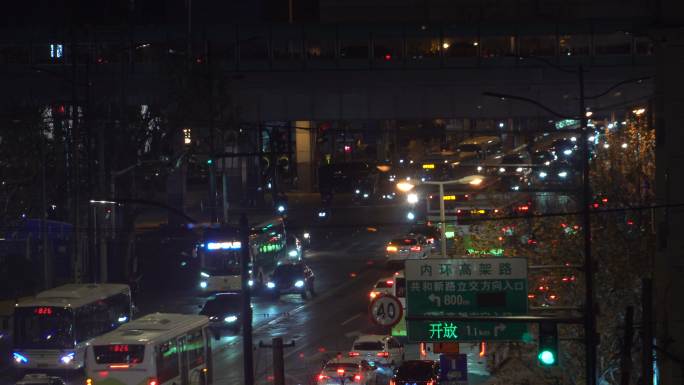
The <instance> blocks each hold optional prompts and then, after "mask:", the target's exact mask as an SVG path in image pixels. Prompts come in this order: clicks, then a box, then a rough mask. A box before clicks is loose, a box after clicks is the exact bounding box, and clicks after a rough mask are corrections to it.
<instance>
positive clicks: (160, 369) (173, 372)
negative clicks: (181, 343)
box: [157, 339, 178, 384]
mask: <svg viewBox="0 0 684 385" xmlns="http://www.w3.org/2000/svg"><path fill="white" fill-rule="evenodd" d="M157 376H158V379H157V380H158V381H159V383H160V384H161V383H164V382H166V381H168V380H170V379H172V378H174V377H177V376H178V347H177V345H176V340H175V339H171V340H169V341H166V342H164V343H163V344H160V345H159V346H158V347H157Z"/></svg>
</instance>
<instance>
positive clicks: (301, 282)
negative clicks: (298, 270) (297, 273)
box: [295, 280, 304, 287]
mask: <svg viewBox="0 0 684 385" xmlns="http://www.w3.org/2000/svg"><path fill="white" fill-rule="evenodd" d="M295 287H304V281H302V280H299V281H297V282H295Z"/></svg>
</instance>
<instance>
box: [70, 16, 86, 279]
mask: <svg viewBox="0 0 684 385" xmlns="http://www.w3.org/2000/svg"><path fill="white" fill-rule="evenodd" d="M74 17H75V16H74ZM77 57H78V56H77V55H76V27H75V21H72V26H71V76H72V82H71V122H72V123H71V124H72V126H71V153H72V158H71V162H72V164H71V167H72V173H73V174H72V176H71V177H72V178H71V179H72V181H73V186H72V188H73V195H72V200H73V201H72V204H73V206H72V212H73V219H74V225H73V232H74V233H73V237H74V250H73V253H74V282H76V283H81V280H82V274H83V270H82V269H83V255H82V250H81V218H80V216H81V212H80V207H79V206H80V194H79V190H80V181H81V175H80V170H79V168H80V163H81V161H80V156H79V155H80V154H79V143H80V140H81V131H80V127H79V119H80V116H79V114H78V100H77V92H76V83H77V72H76V59H77Z"/></svg>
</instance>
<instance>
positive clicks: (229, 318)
mask: <svg viewBox="0 0 684 385" xmlns="http://www.w3.org/2000/svg"><path fill="white" fill-rule="evenodd" d="M223 320H224V321H226V322H227V323H229V324H230V323H233V322H235V321H237V317H236V316H234V315H229V316H228V317H226V318H224V319H223Z"/></svg>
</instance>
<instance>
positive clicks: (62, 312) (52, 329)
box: [14, 306, 74, 349]
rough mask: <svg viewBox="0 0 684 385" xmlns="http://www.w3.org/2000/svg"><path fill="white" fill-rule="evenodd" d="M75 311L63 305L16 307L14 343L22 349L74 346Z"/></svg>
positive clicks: (67, 347) (66, 347)
mask: <svg viewBox="0 0 684 385" xmlns="http://www.w3.org/2000/svg"><path fill="white" fill-rule="evenodd" d="M73 326H74V313H73V312H72V310H71V309H65V308H62V307H51V306H41V307H17V308H15V309H14V345H15V346H16V347H17V348H20V349H69V348H73V347H74V331H73Z"/></svg>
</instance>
